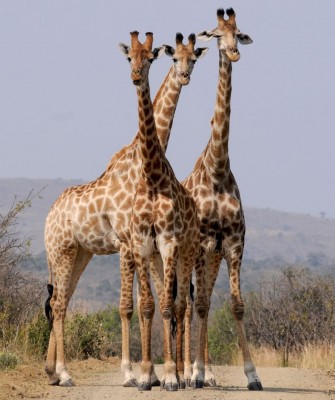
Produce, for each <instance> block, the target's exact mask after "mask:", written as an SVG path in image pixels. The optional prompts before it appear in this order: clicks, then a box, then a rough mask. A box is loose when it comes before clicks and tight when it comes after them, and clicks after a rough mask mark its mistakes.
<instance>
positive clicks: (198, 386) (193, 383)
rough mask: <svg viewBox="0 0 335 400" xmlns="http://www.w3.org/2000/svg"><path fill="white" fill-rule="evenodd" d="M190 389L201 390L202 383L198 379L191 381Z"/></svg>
mask: <svg viewBox="0 0 335 400" xmlns="http://www.w3.org/2000/svg"><path fill="white" fill-rule="evenodd" d="M191 387H192V388H193V389H202V388H203V387H204V381H201V380H200V379H196V380H195V381H191Z"/></svg>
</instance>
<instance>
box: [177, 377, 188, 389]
mask: <svg viewBox="0 0 335 400" xmlns="http://www.w3.org/2000/svg"><path fill="white" fill-rule="evenodd" d="M178 387H179V389H186V382H185V380H184V379H183V380H181V381H179V382H178Z"/></svg>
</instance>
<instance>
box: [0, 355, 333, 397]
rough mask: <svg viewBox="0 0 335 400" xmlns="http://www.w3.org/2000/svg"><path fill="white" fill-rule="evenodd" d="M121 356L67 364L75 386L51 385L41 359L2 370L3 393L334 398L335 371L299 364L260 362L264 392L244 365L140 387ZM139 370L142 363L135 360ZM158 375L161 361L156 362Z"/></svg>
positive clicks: (90, 395)
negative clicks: (184, 383)
mask: <svg viewBox="0 0 335 400" xmlns="http://www.w3.org/2000/svg"><path fill="white" fill-rule="evenodd" d="M119 365H120V362H119V360H115V359H111V360H108V361H97V360H87V361H82V362H73V363H70V364H69V365H68V367H69V371H70V373H71V375H72V378H73V380H74V381H75V383H76V386H75V387H72V388H62V387H54V386H48V384H47V377H46V375H45V374H44V371H43V366H42V365H37V364H36V365H29V366H20V367H18V368H16V369H15V370H12V371H7V372H1V373H0V399H6V400H7V399H46V400H64V399H68V400H103V399H117V400H128V399H134V400H135V399H139V400H146V399H160V400H164V399H170V400H171V399H173V400H181V399H186V400H190V399H197V400H202V399H204V400H205V399H206V400H213V399H225V400H253V399H255V400H263V399H264V400H335V371H322V370H307V369H295V368H257V372H258V375H259V377H260V379H261V381H262V384H263V387H264V390H263V392H250V391H249V390H248V389H247V388H246V384H247V380H246V377H245V376H244V373H243V369H242V367H227V366H216V367H213V371H214V373H215V375H216V379H217V383H218V387H217V388H205V389H197V390H194V389H186V390H179V391H177V392H172V393H171V392H166V391H164V390H161V389H160V388H157V387H155V388H153V389H152V391H151V392H140V391H138V390H137V389H135V388H124V387H122V381H123V376H122V374H121V372H120V368H119ZM134 370H135V373H136V376H138V374H139V368H138V366H137V365H135V366H134ZM156 370H157V373H158V376H160V374H161V371H162V366H157V367H156Z"/></svg>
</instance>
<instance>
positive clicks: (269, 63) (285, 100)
mask: <svg viewBox="0 0 335 400" xmlns="http://www.w3.org/2000/svg"><path fill="white" fill-rule="evenodd" d="M221 7H224V8H227V7H233V8H234V9H235V12H236V14H237V24H238V27H239V29H240V30H241V31H242V32H244V33H247V34H249V35H250V36H251V37H252V38H253V40H254V43H253V44H251V45H248V46H240V52H241V59H240V61H239V62H238V63H235V64H234V65H233V93H232V114H231V131H230V160H231V166H232V170H233V173H234V175H235V177H236V179H237V182H238V184H239V187H240V191H241V196H242V200H243V203H244V205H245V206H253V207H260V208H271V209H275V210H283V211H290V212H298V213H307V214H312V215H319V213H320V212H321V211H325V212H326V215H327V216H328V217H332V218H335V182H334V181H335V180H334V171H335V156H334V151H335V129H334V126H335V111H334V105H335V79H334V68H335V67H334V64H335V62H334V61H335V55H334V48H335V47H334V45H333V38H334V36H335V35H334V34H335V28H334V27H335V24H334V16H335V2H334V1H329V0H318V1H312V0H304V1H302V0H300V1H289V0H281V1H278V0H274V1H269V0H253V1H250V0H230V1H229V2H225V1H212V0H210V1H204V0H193V1H186V0H184V1H183V0H170V1H166V0H164V1H163V0H161V1H159V0H158V1H157V0H142V1H140V2H139V1H134V0H123V1H112V0H109V1H107V0H104V1H103V0H20V1H18V0H0V9H1V12H0V52H1V55H0V57H1V62H0V138H1V142H0V143H1V144H0V178H12V177H25V178H64V179H71V178H81V179H84V180H87V181H89V180H93V179H95V178H96V177H98V176H100V175H101V173H102V172H103V171H104V170H105V168H106V165H107V164H108V161H109V159H110V158H111V157H112V156H113V154H114V153H115V152H116V151H118V150H119V149H120V148H121V147H123V146H124V145H126V144H128V143H129V142H130V141H131V140H132V138H133V137H134V135H135V133H136V131H137V99H136V89H135V87H134V86H133V85H132V83H131V80H130V71H129V65H128V63H127V61H126V60H125V58H124V57H123V56H122V55H121V53H120V51H119V48H118V43H119V42H124V43H129V39H130V35H129V32H131V31H133V30H138V31H139V32H140V40H141V39H144V37H145V35H144V34H145V32H147V31H152V32H153V33H154V46H155V47H158V46H161V45H162V44H169V45H172V46H174V45H175V35H176V32H182V33H183V35H184V37H185V38H187V37H188V35H189V34H190V33H192V32H194V33H196V34H197V33H199V32H201V31H203V30H205V29H213V28H214V27H215V26H216V10H217V8H221ZM197 46H198V47H209V52H208V53H207V54H206V56H205V57H204V58H203V59H201V60H199V61H198V63H197V64H196V65H195V68H194V71H193V74H192V79H191V82H190V84H189V86H187V87H184V88H183V89H182V93H181V96H180V101H179V104H178V107H177V110H176V115H175V120H174V125H173V129H172V133H171V140H170V143H169V147H168V152H167V157H168V159H169V160H170V162H171V164H172V166H173V167H174V170H175V173H176V175H177V177H178V178H179V179H183V178H185V177H186V176H187V175H188V174H189V172H190V171H191V170H192V168H193V165H194V163H195V161H196V159H197V158H198V156H199V155H200V154H201V152H202V150H203V148H204V147H205V145H206V143H207V141H208V139H209V135H210V120H211V118H212V114H213V111H214V103H215V96H216V86H217V80H218V51H217V46H216V41H215V40H212V41H211V42H200V41H199V40H198V41H197ZM332 49H333V50H332ZM171 63H172V61H171V59H170V58H169V57H166V56H162V57H161V58H160V59H159V60H157V61H156V62H155V63H154V64H153V65H152V67H151V70H150V83H151V94H152V97H154V95H155V93H156V91H157V89H158V87H159V85H160V84H161V82H162V81H163V79H164V77H165V75H166V74H167V72H168V70H169V68H170V66H171Z"/></svg>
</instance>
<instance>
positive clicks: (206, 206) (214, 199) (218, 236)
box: [195, 188, 245, 254]
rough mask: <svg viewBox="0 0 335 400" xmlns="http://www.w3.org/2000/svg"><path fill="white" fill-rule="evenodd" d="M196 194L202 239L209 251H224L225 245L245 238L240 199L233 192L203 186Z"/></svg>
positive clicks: (203, 244)
mask: <svg viewBox="0 0 335 400" xmlns="http://www.w3.org/2000/svg"><path fill="white" fill-rule="evenodd" d="M199 192H200V193H198V195H197V196H195V200H196V204H197V209H198V216H199V220H200V240H201V244H202V246H203V248H204V249H205V251H206V252H207V253H222V254H223V253H224V247H225V246H226V245H230V243H232V242H240V241H243V240H244V232H245V223H244V216H243V209H242V205H241V202H240V199H239V198H238V197H236V196H235V194H232V193H227V192H226V193H215V192H213V191H212V190H207V189H206V188H202V189H200V190H199Z"/></svg>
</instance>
